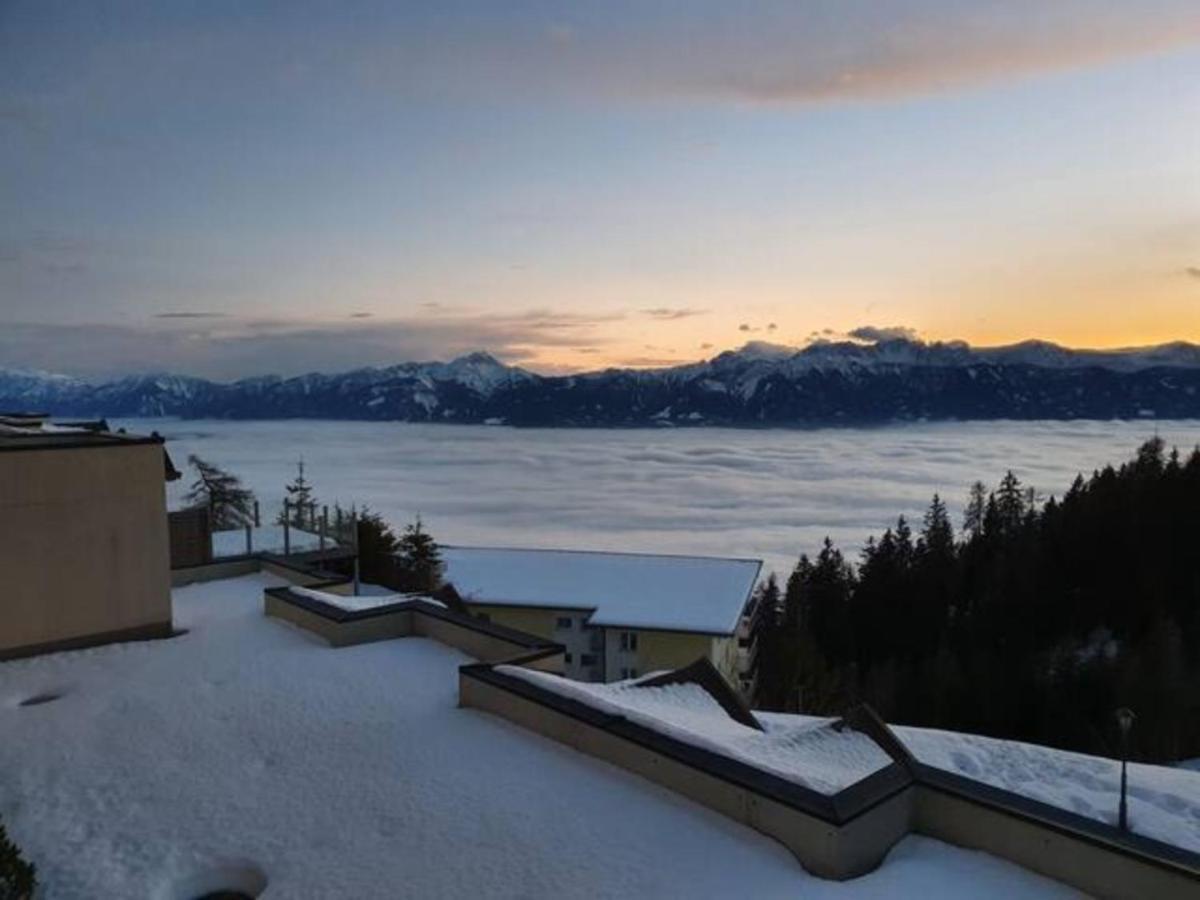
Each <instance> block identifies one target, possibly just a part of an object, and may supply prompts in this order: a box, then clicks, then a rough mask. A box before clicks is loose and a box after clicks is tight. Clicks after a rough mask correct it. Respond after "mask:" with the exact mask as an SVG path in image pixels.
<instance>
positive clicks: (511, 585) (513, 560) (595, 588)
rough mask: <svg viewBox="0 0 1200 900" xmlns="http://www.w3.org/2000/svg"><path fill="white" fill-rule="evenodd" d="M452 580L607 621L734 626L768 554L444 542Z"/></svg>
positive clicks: (717, 631) (496, 602)
mask: <svg viewBox="0 0 1200 900" xmlns="http://www.w3.org/2000/svg"><path fill="white" fill-rule="evenodd" d="M442 559H443V560H444V562H445V564H446V571H445V577H446V581H448V582H450V583H451V584H453V585H454V587H455V589H456V590H457V591H458V592H459V594H460V595H461V596H462V598H463V599H464V600H465V601H466V602H468V603H472V604H475V605H480V606H534V607H542V608H547V609H580V610H593V612H592V615H591V617H590V618H589V620H588V624H590V625H596V626H605V627H614V628H616V627H625V628H637V629H658V630H663V631H688V632H698V633H702V634H714V635H728V634H733V632H734V629H735V628H736V627H737V623H738V618H739V616H741V613H742V609H743V608H744V607H745V605H746V600H747V599H748V598H749V596H750V592H751V591H752V590H753V589H754V583H755V582H756V581H757V580H758V572H759V569H760V568H761V566H762V561H761V560H757V559H721V558H716V557H702V556H665V555H654V554H648V553H607V552H597V551H586V550H531V549H514V548H497V547H443V548H442Z"/></svg>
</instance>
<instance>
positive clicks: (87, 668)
mask: <svg viewBox="0 0 1200 900" xmlns="http://www.w3.org/2000/svg"><path fill="white" fill-rule="evenodd" d="M278 583H279V582H278V581H276V580H274V579H272V578H270V577H268V576H263V575H252V576H246V577H243V578H238V579H230V580H226V581H221V582H211V583H208V584H196V585H191V586H189V587H185V588H180V589H177V590H176V591H175V592H174V599H175V615H176V621H177V623H178V624H179V625H180V626H181V627H184V628H187V629H189V631H188V633H187V634H186V635H184V636H182V637H178V638H175V639H173V640H166V641H151V642H144V643H134V644H123V645H113V646H108V647H101V648H94V649H90V650H83V651H78V652H73V653H62V654H56V655H50V656H43V657H39V658H35V659H31V660H23V661H16V662H9V663H4V664H0V735H3V738H4V739H3V740H0V816H3V817H4V820H5V824H6V825H7V827H8V829H9V831H10V833H11V836H12V837H13V838H14V839H15V840H16V842H17V843H18V844H19V845H20V846H21V847H22V849H23V850H24V852H25V854H26V855H27V856H28V857H29V858H30V859H32V860H33V861H34V862H36V864H37V866H38V874H39V877H40V878H41V879H42V881H43V884H44V887H43V896H45V897H53V898H56V900H77V898H94V897H120V898H126V897H128V898H148V900H182V898H189V900H190V898H192V897H195V896H196V895H197V894H199V893H203V892H205V891H209V890H215V889H217V888H218V887H221V886H222V885H223V884H224V885H225V886H230V883H231V882H232V883H233V886H237V885H241V884H246V885H249V884H252V883H253V882H254V881H256V880H257V879H258V878H259V877H262V878H265V880H266V882H267V886H266V889H265V891H264V892H263V894H262V897H264V898H266V900H270V898H289V900H291V898H296V900H304V898H328V897H354V898H357V900H370V898H377V897H378V898H387V897H395V896H397V895H398V894H404V895H405V896H412V897H421V898H439V897H469V896H482V895H486V896H497V897H550V896H559V897H620V896H637V897H675V896H694V897H731V896H752V897H756V898H758V897H797V896H803V897H806V898H814V900H822V898H835V897H836V898H857V897H871V898H884V897H905V896H907V897H922V898H928V900H934V898H937V897H962V896H971V897H991V898H1006V897H1013V896H1022V897H1067V896H1074V895H1073V894H1072V893H1071V892H1070V891H1068V890H1067V889H1066V888H1064V887H1063V886H1061V885H1058V884H1055V883H1053V882H1050V881H1047V880H1045V879H1043V878H1040V877H1038V876H1035V875H1033V874H1031V873H1029V872H1026V871H1023V870H1021V869H1019V868H1018V867H1016V866H1013V865H1011V864H1008V863H1006V862H1004V861H1002V860H998V859H996V858H993V857H989V856H987V855H985V854H980V853H975V852H970V851H966V850H961V849H958V848H954V847H950V846H947V845H945V844H942V843H939V842H937V841H933V840H929V839H924V838H919V837H910V838H907V839H905V840H904V841H902V842H901V843H900V844H899V845H897V847H896V848H895V849H894V850H893V851H892V853H891V854H890V855H889V857H888V859H887V860H886V861H885V863H884V865H883V866H882V867H881V868H880V869H879V870H878V871H876V872H874V873H872V874H870V875H868V876H865V877H863V878H861V879H857V880H855V881H851V882H846V883H835V882H827V881H821V880H818V879H815V878H812V877H810V876H809V875H807V874H806V873H805V872H804V871H803V870H802V869H801V868H800V866H799V865H798V864H797V862H796V861H795V859H794V858H793V857H792V856H791V854H790V853H788V852H787V850H786V849H784V848H783V847H782V846H780V845H778V844H776V843H774V842H773V841H771V840H769V839H767V838H765V837H763V836H762V835H759V834H757V833H756V832H754V831H752V830H750V829H748V828H745V827H742V826H740V825H738V824H736V823H735V822H733V821H731V820H729V819H726V818H724V817H722V816H720V815H718V814H716V813H714V812H711V811H709V810H706V809H703V808H701V807H699V806H697V805H695V804H693V803H691V802H690V801H688V800H686V799H685V798H683V797H680V796H679V795H677V794H674V793H671V792H669V791H667V790H665V789H662V788H659V787H657V786H656V785H653V784H651V783H650V782H647V781H644V780H642V779H639V778H637V777H635V776H633V775H630V774H628V773H626V772H623V771H621V770H619V769H617V768H614V767H612V766H609V765H606V764H604V763H601V762H599V761H597V760H593V759H591V758H589V757H587V756H584V755H582V754H579V753H576V752H574V751H572V750H570V749H568V748H566V747H564V746H561V745H559V744H556V743H554V742H551V741H549V740H546V739H543V738H541V737H539V736H537V735H534V734H531V733H530V732H528V731H525V730H523V729H521V728H519V727H518V726H516V725H513V724H511V723H508V722H506V721H503V720H501V719H498V718H494V717H492V716H489V715H486V714H483V713H479V712H476V711H473V710H468V709H459V708H457V705H456V684H457V677H456V675H457V673H456V667H457V666H458V665H460V664H462V663H463V662H465V661H466V658H465V657H464V656H462V655H461V654H459V653H458V652H456V651H454V650H451V649H449V648H447V647H444V646H442V645H440V644H437V643H435V642H433V641H430V640H426V639H422V638H406V639H403V640H399V641H384V642H379V643H373V644H364V645H361V646H357V647H347V648H341V649H333V648H330V647H327V646H324V645H323V644H321V643H320V642H319V641H317V640H316V639H315V638H313V637H312V636H310V635H308V634H306V633H305V632H303V631H301V630H299V629H296V628H293V627H290V626H288V625H286V624H284V623H281V622H278V621H276V620H272V619H267V618H265V617H264V616H263V615H262V609H261V604H262V597H261V595H262V590H263V588H264V587H267V586H271V585H275V584H278ZM46 691H59V692H61V693H62V697H61V698H60V699H58V700H55V701H53V702H50V703H45V704H42V705H38V706H29V707H20V706H19V705H18V704H19V702H20V701H21V700H22V699H24V698H27V697H29V696H31V695H33V694H37V693H42V692H46Z"/></svg>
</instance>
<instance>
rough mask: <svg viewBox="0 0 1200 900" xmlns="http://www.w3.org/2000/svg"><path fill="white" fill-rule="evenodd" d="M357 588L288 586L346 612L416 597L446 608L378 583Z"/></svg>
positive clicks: (435, 603)
mask: <svg viewBox="0 0 1200 900" xmlns="http://www.w3.org/2000/svg"><path fill="white" fill-rule="evenodd" d="M358 589H359V593H358V595H357V596H356V595H353V594H334V593H331V592H330V591H317V590H313V589H312V588H303V587H296V586H295V585H292V586H290V587H289V588H288V590H290V591H291V593H293V594H299V595H300V596H301V597H308V598H309V599H310V600H318V601H320V602H321V603H328V604H329V605H330V606H336V607H337V608H338V609H344V610H346V611H348V612H361V611H362V610H365V609H376V608H378V607H380V606H390V605H392V604H393V603H404V602H406V601H408V600H417V599H419V600H421V601H422V602H423V603H428V604H430V605H432V606H440V607H441V608H442V609H445V608H446V604H445V603H442V602H441V601H440V600H434V599H433V598H431V597H417V596H415V595H413V594H397V593H396V592H394V591H389V590H388V589H387V588H384V587H381V586H379V585H373V584H360V585H359V586H358Z"/></svg>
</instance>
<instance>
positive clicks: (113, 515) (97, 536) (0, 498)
mask: <svg viewBox="0 0 1200 900" xmlns="http://www.w3.org/2000/svg"><path fill="white" fill-rule="evenodd" d="M163 481H164V471H163V448H162V446H161V445H160V444H128V445H121V446H101V447H78V448H57V449H29V450H23V449H22V450H4V451H2V452H0V524H2V533H3V539H2V540H0V571H3V572H4V577H5V589H4V591H3V592H0V658H4V657H9V656H15V655H20V654H21V653H22V652H31V651H32V650H34V649H35V648H36V649H45V650H50V649H54V646H55V645H57V644H60V643H62V642H70V641H79V642H85V641H87V640H88V639H92V638H95V639H97V640H120V639H129V638H135V637H152V636H164V635H166V634H169V633H170V630H171V576H170V560H169V550H168V533H167V508H166V497H165V488H164V485H163Z"/></svg>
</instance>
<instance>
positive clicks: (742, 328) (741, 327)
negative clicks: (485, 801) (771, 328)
mask: <svg viewBox="0 0 1200 900" xmlns="http://www.w3.org/2000/svg"><path fill="white" fill-rule="evenodd" d="M757 330H758V329H756V328H751V327H750V326H749V324H747V323H746V322H743V323H742V324H741V325H739V326H738V331H745V332H750V331H757Z"/></svg>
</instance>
